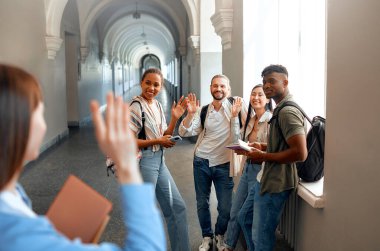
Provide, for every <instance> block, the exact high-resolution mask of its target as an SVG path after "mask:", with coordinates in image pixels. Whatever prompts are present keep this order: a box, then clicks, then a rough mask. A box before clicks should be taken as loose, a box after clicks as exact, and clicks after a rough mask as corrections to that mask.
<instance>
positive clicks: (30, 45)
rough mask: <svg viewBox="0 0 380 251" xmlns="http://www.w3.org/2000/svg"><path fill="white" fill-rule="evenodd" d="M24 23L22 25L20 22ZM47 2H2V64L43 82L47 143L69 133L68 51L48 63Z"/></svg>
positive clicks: (0, 46)
mask: <svg viewBox="0 0 380 251" xmlns="http://www.w3.org/2000/svg"><path fill="white" fill-rule="evenodd" d="M20 20H22V21H20ZM45 33H46V28H45V4H44V0H35V1H23V0H14V1H1V2H0V34H1V39H0V62H1V63H8V64H13V65H16V66H19V67H21V68H23V69H25V70H27V71H28V72H30V73H31V74H33V75H34V76H35V77H36V78H37V80H38V81H39V82H40V84H41V86H42V89H43V94H44V100H45V118H46V122H47V126H48V130H47V133H46V136H45V140H44V142H45V143H46V142H49V141H52V140H55V139H56V138H57V137H59V136H60V135H64V134H66V133H67V119H66V101H65V96H66V86H65V81H66V76H65V71H64V69H65V65H64V62H63V61H61V59H62V58H64V50H61V51H60V52H58V54H57V58H58V59H59V60H58V61H52V60H48V59H47V50H46V43H45Z"/></svg>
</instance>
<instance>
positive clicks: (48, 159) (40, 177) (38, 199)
mask: <svg viewBox="0 0 380 251" xmlns="http://www.w3.org/2000/svg"><path fill="white" fill-rule="evenodd" d="M139 93H140V88H139V86H137V87H135V88H132V89H131V90H130V91H129V92H128V93H126V95H125V97H124V99H125V100H126V101H130V99H131V98H132V97H133V96H134V95H137V94H139ZM157 99H158V100H159V101H160V102H161V103H162V104H163V107H164V109H165V112H166V117H167V118H168V116H169V115H170V107H171V103H172V99H171V98H170V96H169V94H168V92H167V91H166V90H164V91H162V92H161V93H160V95H159V96H158V98H157ZM193 147H194V144H193V143H192V142H191V141H190V140H188V139H184V140H182V141H181V142H178V143H177V145H176V146H175V147H174V148H172V149H168V150H166V153H165V157H166V163H167V165H168V167H169V169H170V171H171V173H172V175H173V178H174V180H175V181H176V183H177V186H178V188H179V190H180V192H181V194H182V196H183V198H184V200H185V202H186V205H187V209H188V215H187V216H188V223H189V234H190V242H191V246H192V250H194V251H197V250H198V246H199V244H200V241H201V231H200V227H199V223H198V218H197V212H196V201H195V193H194V182H193V174H192V159H193V158H192V155H193ZM69 174H74V175H76V176H77V177H79V178H80V179H82V180H83V181H84V182H86V183H87V184H89V185H90V186H91V187H93V188H94V189H95V190H97V191H98V192H99V193H101V194H102V195H104V196H105V197H107V199H109V200H110V201H111V202H112V203H113V209H112V212H111V219H110V221H109V223H108V225H107V228H106V230H105V232H104V233H103V235H102V238H101V241H111V242H115V243H118V244H119V245H122V244H123V241H124V238H123V236H124V231H125V230H124V227H123V223H122V218H121V210H120V203H119V189H118V184H117V182H116V179H115V178H114V177H113V175H112V174H111V175H110V176H109V177H107V174H106V166H105V157H104V156H103V154H102V153H101V152H100V150H99V148H98V147H97V143H96V140H95V136H94V132H93V127H92V125H91V124H89V125H86V126H84V127H81V128H71V129H70V134H69V136H68V137H67V138H65V139H63V140H62V141H61V142H60V143H58V144H57V145H55V146H53V147H52V148H50V149H48V150H47V151H45V152H44V153H42V154H41V155H40V158H39V159H38V160H37V161H34V162H32V163H29V164H28V165H27V166H26V168H25V171H24V173H23V175H22V177H21V179H20V181H21V183H22V185H23V186H24V188H25V190H26V191H27V193H28V194H29V196H30V198H31V199H32V201H33V209H34V210H35V212H37V213H38V214H44V213H46V211H47V209H48V208H49V205H50V204H51V203H52V201H53V199H54V197H55V196H56V194H57V193H58V191H59V189H60V188H61V187H62V185H63V183H64V181H65V180H66V179H67V177H68V175H69ZM235 185H236V184H235ZM210 203H211V211H212V215H213V223H215V220H216V206H217V205H216V199H215V194H214V192H213V194H212V198H211V202H210ZM168 250H170V247H169V245H168ZM214 250H216V249H214ZM236 250H237V251H240V250H244V249H243V248H242V246H241V244H240V243H238V246H237V248H236ZM275 250H277V251H280V250H281V251H290V250H291V249H290V248H289V247H288V246H287V244H286V243H285V241H282V240H279V241H278V242H277V247H276V249H275Z"/></svg>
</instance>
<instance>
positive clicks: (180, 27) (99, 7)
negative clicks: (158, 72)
mask: <svg viewBox="0 0 380 251" xmlns="http://www.w3.org/2000/svg"><path fill="white" fill-rule="evenodd" d="M117 2H119V3H120V1H115V0H104V1H101V2H99V3H98V4H96V5H95V6H94V7H93V8H92V9H91V11H90V12H89V14H88V15H87V16H86V17H85V19H84V21H83V22H81V24H80V25H81V46H82V47H86V46H87V40H88V35H89V33H90V31H91V28H92V26H93V24H94V22H95V20H96V19H97V18H98V17H99V16H100V15H101V13H102V12H103V11H104V10H105V9H106V8H107V7H109V6H110V4H112V3H117ZM153 2H155V3H157V5H158V6H160V7H162V8H163V10H164V11H165V12H166V13H168V14H169V16H170V17H171V19H172V21H173V23H174V25H175V27H176V30H177V31H178V33H179V43H180V46H184V45H186V35H185V31H186V27H185V24H184V23H183V22H182V21H181V19H180V17H179V16H178V14H177V13H176V11H175V10H173V9H172V8H171V7H170V6H169V5H168V4H167V3H166V2H164V1H160V0H153ZM121 3H124V5H125V2H121ZM130 10H131V13H133V12H132V11H133V10H134V8H133V7H132V5H131V8H130Z"/></svg>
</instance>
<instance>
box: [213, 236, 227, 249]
mask: <svg viewBox="0 0 380 251" xmlns="http://www.w3.org/2000/svg"><path fill="white" fill-rule="evenodd" d="M215 242H216V248H217V249H218V251H223V250H224V248H225V246H226V245H225V244H224V235H220V234H218V235H217V236H216V237H215Z"/></svg>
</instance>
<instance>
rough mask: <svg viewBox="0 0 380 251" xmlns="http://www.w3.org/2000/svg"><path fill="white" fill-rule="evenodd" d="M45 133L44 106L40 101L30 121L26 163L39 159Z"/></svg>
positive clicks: (25, 156)
mask: <svg viewBox="0 0 380 251" xmlns="http://www.w3.org/2000/svg"><path fill="white" fill-rule="evenodd" d="M45 133H46V123H45V119H44V105H43V103H42V102H41V101H40V102H39V104H38V106H37V108H36V109H35V110H34V111H33V113H32V117H31V119H30V129H29V139H28V144H27V146H26V150H25V155H24V161H30V160H35V159H36V158H37V157H38V155H39V153H40V148H41V144H42V140H43V138H44V136H45Z"/></svg>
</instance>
